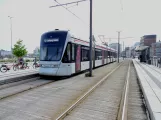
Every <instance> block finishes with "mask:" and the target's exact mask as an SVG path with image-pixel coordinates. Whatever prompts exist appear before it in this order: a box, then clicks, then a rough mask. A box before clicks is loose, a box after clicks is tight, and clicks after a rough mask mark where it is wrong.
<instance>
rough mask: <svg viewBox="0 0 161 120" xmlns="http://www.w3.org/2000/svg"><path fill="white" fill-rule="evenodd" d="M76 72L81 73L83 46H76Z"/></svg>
mask: <svg viewBox="0 0 161 120" xmlns="http://www.w3.org/2000/svg"><path fill="white" fill-rule="evenodd" d="M75 71H76V72H79V71H81V46H80V45H76V63H75Z"/></svg>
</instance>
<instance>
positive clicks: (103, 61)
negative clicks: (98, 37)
mask: <svg viewBox="0 0 161 120" xmlns="http://www.w3.org/2000/svg"><path fill="white" fill-rule="evenodd" d="M102 65H104V50H102Z"/></svg>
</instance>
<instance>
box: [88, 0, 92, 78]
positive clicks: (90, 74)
mask: <svg viewBox="0 0 161 120" xmlns="http://www.w3.org/2000/svg"><path fill="white" fill-rule="evenodd" d="M89 31H90V42H89V46H90V57H89V58H90V62H89V76H90V77H91V76H92V0H90V30H89Z"/></svg>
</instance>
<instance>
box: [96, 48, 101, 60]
mask: <svg viewBox="0 0 161 120" xmlns="http://www.w3.org/2000/svg"><path fill="white" fill-rule="evenodd" d="M101 59H102V51H101V50H96V51H95V60H101Z"/></svg>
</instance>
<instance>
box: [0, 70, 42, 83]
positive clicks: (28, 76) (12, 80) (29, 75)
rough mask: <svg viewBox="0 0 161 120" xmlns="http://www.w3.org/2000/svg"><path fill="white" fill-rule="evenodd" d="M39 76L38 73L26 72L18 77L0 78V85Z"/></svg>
mask: <svg viewBox="0 0 161 120" xmlns="http://www.w3.org/2000/svg"><path fill="white" fill-rule="evenodd" d="M38 76H39V74H38V73H31V74H24V75H21V76H17V77H11V78H7V79H4V80H0V85H4V84H8V83H13V82H18V81H21V80H26V79H30V78H33V77H38Z"/></svg>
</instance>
